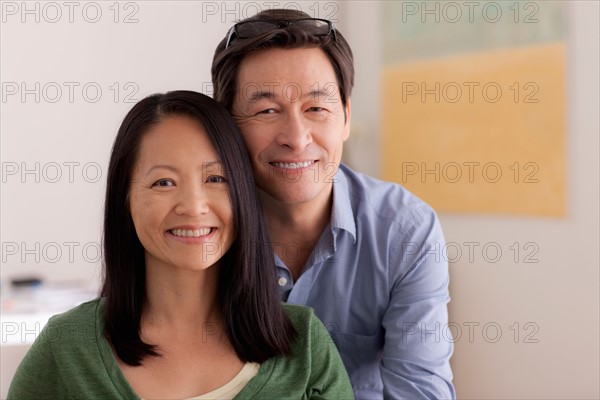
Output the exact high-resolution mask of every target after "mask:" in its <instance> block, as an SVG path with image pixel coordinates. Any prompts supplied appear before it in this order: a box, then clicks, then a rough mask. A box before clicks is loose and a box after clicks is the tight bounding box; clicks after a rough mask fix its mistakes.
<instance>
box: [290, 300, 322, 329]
mask: <svg viewBox="0 0 600 400" xmlns="http://www.w3.org/2000/svg"><path fill="white" fill-rule="evenodd" d="M282 306H283V311H284V312H285V314H286V315H287V316H288V318H289V319H290V321H292V324H294V326H296V325H297V324H299V325H305V324H306V323H307V322H310V321H312V320H313V319H315V318H316V317H315V311H314V310H313V309H312V308H311V307H308V306H301V305H298V304H288V303H282Z"/></svg>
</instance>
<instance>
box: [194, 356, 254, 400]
mask: <svg viewBox="0 0 600 400" xmlns="http://www.w3.org/2000/svg"><path fill="white" fill-rule="evenodd" d="M259 369H260V364H257V363H252V362H248V363H246V364H245V365H244V367H243V368H242V369H241V371H240V372H238V373H237V375H236V376H234V377H233V379H232V380H230V381H229V382H227V383H226V384H224V385H223V386H221V387H220V388H217V389H215V390H213V391H211V392H209V393H205V394H203V395H201V396H197V397H192V398H189V399H187V400H213V399H219V400H231V399H233V398H234V397H235V396H236V395H237V394H238V393H239V392H241V391H242V389H243V388H244V387H245V386H246V385H247V384H248V382H250V379H252V378H254V377H255V376H256V374H258V370H259Z"/></svg>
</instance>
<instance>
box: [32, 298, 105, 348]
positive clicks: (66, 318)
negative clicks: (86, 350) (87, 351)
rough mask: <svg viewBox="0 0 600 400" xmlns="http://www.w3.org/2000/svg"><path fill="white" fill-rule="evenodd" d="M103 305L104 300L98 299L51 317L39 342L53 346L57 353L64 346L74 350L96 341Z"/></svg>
mask: <svg viewBox="0 0 600 400" xmlns="http://www.w3.org/2000/svg"><path fill="white" fill-rule="evenodd" d="M102 304H103V299H101V298H97V299H94V300H90V301H87V302H85V303H82V304H80V305H78V306H77V307H74V308H72V309H70V310H69V311H66V312H64V313H62V314H57V315H55V316H53V317H51V318H50V319H49V320H48V323H47V324H46V326H45V327H44V329H43V330H42V332H41V333H40V337H39V338H38V341H40V342H41V343H49V344H51V345H52V347H53V348H54V350H55V351H57V350H59V349H60V348H61V347H63V346H64V347H67V348H72V346H74V345H83V346H87V345H89V344H90V341H93V340H95V339H96V333H97V330H98V328H99V325H98V317H99V314H98V311H99V307H101V306H102ZM100 317H101V316H100Z"/></svg>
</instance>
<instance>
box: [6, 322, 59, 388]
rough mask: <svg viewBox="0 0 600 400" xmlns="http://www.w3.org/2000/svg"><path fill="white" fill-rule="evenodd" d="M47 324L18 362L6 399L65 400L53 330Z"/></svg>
mask: <svg viewBox="0 0 600 400" xmlns="http://www.w3.org/2000/svg"><path fill="white" fill-rule="evenodd" d="M49 326H50V324H48V325H46V327H44V329H42V332H41V333H40V335H39V336H38V337H37V339H36V340H35V342H34V343H33V345H32V346H31V348H30V349H29V351H28V352H27V354H25V357H24V358H23V360H22V361H21V364H19V367H18V368H17V371H16V372H15V375H14V377H13V380H12V382H11V384H10V388H9V390H8V396H7V400H20V399H23V400H31V399H64V398H66V397H67V394H66V392H65V390H64V386H63V384H62V380H61V376H60V373H59V370H58V366H57V364H56V360H55V358H54V356H53V353H52V338H51V335H52V329H51V328H50V327H49Z"/></svg>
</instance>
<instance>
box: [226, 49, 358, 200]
mask: <svg viewBox="0 0 600 400" xmlns="http://www.w3.org/2000/svg"><path fill="white" fill-rule="evenodd" d="M232 113H233V115H234V117H235V119H236V122H237V124H238V126H239V128H240V130H241V132H242V136H243V139H244V141H245V143H246V147H247V148H248V152H249V154H250V158H251V159H252V165H253V168H254V174H255V177H256V182H257V185H258V188H259V189H260V190H261V192H262V194H263V195H265V194H266V195H267V196H270V197H271V198H272V199H273V200H275V201H278V202H282V203H284V204H299V203H308V202H310V201H312V200H314V199H317V198H327V197H328V196H329V195H330V193H331V190H332V187H333V179H334V175H335V173H336V172H337V169H338V166H339V163H340V160H341V158H342V147H343V143H344V141H345V140H346V139H347V138H348V135H349V133H350V101H349V100H348V102H347V106H346V113H347V120H346V121H345V118H344V106H343V105H342V100H341V97H340V93H339V89H338V84H337V80H336V77H335V73H334V71H333V67H332V66H331V62H330V61H329V59H328V58H327V56H326V54H325V53H324V52H323V51H322V50H321V49H318V48H301V49H267V50H262V51H259V52H256V53H252V54H249V55H248V56H246V57H245V58H244V59H243V61H242V63H241V64H240V67H239V72H238V87H237V95H236V97H235V99H234V102H233V107H232Z"/></svg>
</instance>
